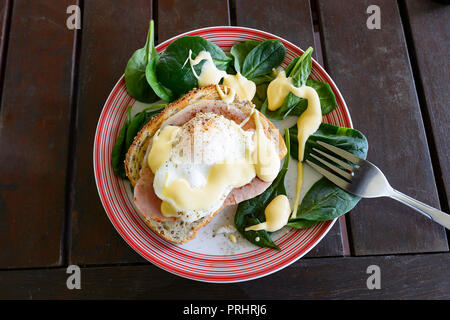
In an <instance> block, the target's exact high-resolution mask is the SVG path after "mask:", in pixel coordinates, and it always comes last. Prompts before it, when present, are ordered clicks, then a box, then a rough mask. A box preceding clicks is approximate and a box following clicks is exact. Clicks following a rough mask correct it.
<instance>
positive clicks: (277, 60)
mask: <svg viewBox="0 0 450 320" xmlns="http://www.w3.org/2000/svg"><path fill="white" fill-rule="evenodd" d="M285 56H286V48H285V46H284V45H283V43H282V42H281V41H280V40H274V39H271V40H265V41H263V42H261V43H260V44H259V45H258V46H256V47H255V48H253V49H252V50H251V51H250V52H249V53H248V55H247V56H246V57H245V60H244V63H243V64H242V75H243V76H244V77H246V78H247V79H249V80H252V79H254V78H258V77H260V76H263V75H266V74H268V73H270V72H272V69H274V68H277V67H279V66H280V65H281V63H282V62H283V60H284V57H285Z"/></svg>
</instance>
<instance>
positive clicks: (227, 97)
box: [216, 84, 236, 104]
mask: <svg viewBox="0 0 450 320" xmlns="http://www.w3.org/2000/svg"><path fill="white" fill-rule="evenodd" d="M216 90H217V92H218V93H219V96H220V99H222V101H224V102H225V103H227V104H229V103H231V102H233V101H234V98H235V97H236V91H235V90H234V89H233V88H230V87H225V91H227V92H226V93H225V92H223V91H222V89H221V88H220V86H219V85H217V84H216Z"/></svg>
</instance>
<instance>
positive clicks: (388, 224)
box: [318, 0, 448, 255]
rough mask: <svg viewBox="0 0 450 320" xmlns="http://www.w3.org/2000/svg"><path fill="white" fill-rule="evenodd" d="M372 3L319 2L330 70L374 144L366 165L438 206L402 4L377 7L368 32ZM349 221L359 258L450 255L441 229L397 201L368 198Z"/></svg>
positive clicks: (386, 3)
mask: <svg viewBox="0 0 450 320" xmlns="http://www.w3.org/2000/svg"><path fill="white" fill-rule="evenodd" d="M371 4H372V2H370V1H359V0H358V1H357V0H351V1H319V2H318V7H319V11H320V22H321V30H322V34H323V40H324V56H325V62H326V67H327V70H329V71H330V73H331V76H332V77H333V78H334V80H335V82H336V84H337V86H338V87H339V89H340V91H341V92H342V94H343V96H344V98H345V100H346V102H347V105H348V107H349V109H350V112H351V115H352V118H353V122H354V125H355V127H356V128H357V129H359V130H361V131H362V132H363V133H364V134H365V135H366V136H367V138H368V140H369V144H370V148H369V154H368V158H369V160H371V161H372V162H374V163H375V164H377V165H378V166H379V167H380V169H381V170H382V171H383V172H384V173H385V174H386V176H387V177H388V179H389V180H390V182H391V184H392V186H393V187H395V188H397V189H399V190H400V191H403V192H405V193H407V194H409V195H410V196H412V197H414V198H416V199H418V200H421V201H424V202H426V203H428V204H430V205H432V206H436V207H438V206H439V201H438V197H437V190H436V185H435V181H434V176H433V169H432V166H431V161H430V154H429V152H428V146H427V141H426V136H425V132H424V126H423V122H422V116H421V112H420V108H419V105H418V101H417V95H416V91H415V86H414V79H413V76H412V73H411V67H410V65H409V57H408V52H407V48H406V45H405V38H404V34H403V29H402V24H401V20H400V15H399V11H398V7H397V3H396V2H393V1H387V0H382V1H378V2H377V5H378V6H379V7H380V10H381V29H380V30H376V29H374V30H369V29H368V28H367V27H366V20H367V18H368V17H369V15H368V14H366V10H367V8H368V6H369V5H371ZM349 218H350V232H351V235H352V240H353V243H352V245H353V250H354V253H355V254H356V255H370V254H386V253H408V252H431V251H447V250H448V245H447V240H446V235H445V231H444V229H443V228H442V227H441V226H439V225H437V224H435V223H434V222H432V221H431V220H428V219H427V218H425V217H423V216H421V215H420V214H417V213H416V212H414V211H412V209H409V208H407V207H405V206H403V205H401V204H399V203H397V202H395V201H394V200H390V199H370V200H369V199H363V200H362V201H361V202H360V203H359V204H358V206H357V207H356V208H355V209H354V210H353V211H352V212H351V213H350V215H349Z"/></svg>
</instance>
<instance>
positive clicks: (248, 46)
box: [230, 40, 259, 73]
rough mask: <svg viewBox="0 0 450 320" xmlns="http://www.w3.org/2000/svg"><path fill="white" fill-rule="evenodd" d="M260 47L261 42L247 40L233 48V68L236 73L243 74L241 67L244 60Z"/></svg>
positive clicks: (231, 52) (231, 51)
mask: <svg viewBox="0 0 450 320" xmlns="http://www.w3.org/2000/svg"><path fill="white" fill-rule="evenodd" d="M258 45H259V41H255V40H246V41H242V42H238V43H236V44H235V45H233V46H232V47H231V50H230V54H231V55H232V56H233V66H234V70H236V72H239V73H241V66H242V65H243V64H244V60H245V58H246V57H247V55H248V54H249V52H250V51H252V49H253V48H255V47H256V46H258Z"/></svg>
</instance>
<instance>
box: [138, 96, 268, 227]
mask: <svg viewBox="0 0 450 320" xmlns="http://www.w3.org/2000/svg"><path fill="white" fill-rule="evenodd" d="M199 112H203V113H206V112H214V113H216V114H219V115H223V116H224V117H226V118H228V119H230V120H233V121H235V122H236V123H238V124H240V123H241V122H242V121H244V120H245V119H246V118H247V117H248V116H249V115H248V114H247V113H246V112H244V111H243V110H241V109H239V108H238V107H234V106H233V105H231V106H230V105H227V104H225V103H224V102H223V101H210V100H207V101H199V102H197V103H194V104H192V105H190V106H189V107H187V108H185V109H183V110H180V111H179V112H177V113H176V114H175V115H173V116H171V117H170V118H169V119H167V120H166V121H164V123H163V124H162V126H161V128H162V127H164V126H166V125H176V126H182V125H183V124H184V123H186V122H188V121H189V120H190V119H192V118H193V117H195V115H196V114H197V113H199ZM242 128H243V129H244V130H252V131H253V130H254V129H255V124H254V122H253V121H248V122H247V123H245V125H244V126H243V127H242ZM150 147H151V142H150V145H149V148H150ZM146 162H147V161H146V159H144V164H143V167H142V169H141V172H140V177H139V180H138V181H137V183H136V185H135V187H134V202H135V204H136V207H137V208H138V210H139V211H140V212H141V214H142V215H143V216H144V217H145V218H146V219H154V220H156V221H159V222H161V221H174V220H176V219H177V218H176V217H166V216H164V215H163V214H162V213H161V203H162V201H161V199H160V198H158V196H157V195H156V194H155V192H154V189H153V178H154V175H153V172H152V171H151V170H150V168H149V167H148V165H147V164H146ZM270 184H271V182H265V181H262V180H261V179H259V178H258V177H255V178H254V179H253V180H252V181H251V182H250V183H248V184H246V185H244V186H242V187H239V188H235V189H233V190H232V191H231V192H230V193H229V194H228V196H227V198H226V199H225V201H224V203H223V206H222V208H221V209H220V210H222V209H223V208H225V207H226V206H229V205H233V204H238V203H240V202H242V201H245V200H248V199H251V198H254V197H256V196H258V195H259V194H261V193H262V192H264V191H265V190H266V189H267V188H268V187H269V186H270Z"/></svg>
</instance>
